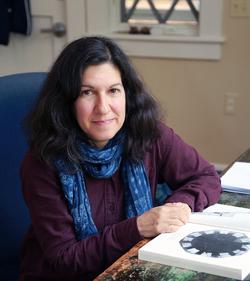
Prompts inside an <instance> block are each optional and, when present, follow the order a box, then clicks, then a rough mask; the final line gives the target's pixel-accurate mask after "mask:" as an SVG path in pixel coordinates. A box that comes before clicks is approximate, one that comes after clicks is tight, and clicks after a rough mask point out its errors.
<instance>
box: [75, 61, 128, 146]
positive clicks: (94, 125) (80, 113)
mask: <svg viewBox="0 0 250 281" xmlns="http://www.w3.org/2000/svg"><path fill="white" fill-rule="evenodd" d="M125 108H126V99H125V91H124V88H123V85H122V80H121V75H120V71H119V69H118V68H117V67H116V66H114V65H113V64H111V63H103V64H100V65H93V66H89V67H87V68H86V70H85V71H84V73H83V75H82V87H81V92H80V95H79V96H78V98H77V99H76V101H75V115H76V120H77V122H78V124H79V126H80V128H81V129H82V130H83V131H84V132H85V133H86V134H87V135H88V137H89V139H90V141H91V143H93V144H94V145H95V146H96V147H98V148H102V147H104V146H105V145H106V143H107V142H108V141H109V140H110V139H112V138H113V137H114V136H115V134H116V133H117V132H118V131H119V130H120V129H121V127H122V125H123V123H124V120H125Z"/></svg>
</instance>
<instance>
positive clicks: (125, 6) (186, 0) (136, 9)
mask: <svg viewBox="0 0 250 281" xmlns="http://www.w3.org/2000/svg"><path fill="white" fill-rule="evenodd" d="M199 8H200V0H120V21H121V23H123V24H124V23H125V24H124V27H125V30H126V29H127V31H128V32H130V33H132V34H157V35H162V36H164V35H170V34H171V33H172V34H175V35H178V34H180V35H195V34H197V29H198V26H199Z"/></svg>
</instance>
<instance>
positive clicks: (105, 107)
mask: <svg viewBox="0 0 250 281" xmlns="http://www.w3.org/2000/svg"><path fill="white" fill-rule="evenodd" d="M96 110H97V112H98V113H102V114H105V113H107V112H108V111H109V101H108V97H107V96H106V95H105V94H101V95H99V96H98V97H97V100H96Z"/></svg>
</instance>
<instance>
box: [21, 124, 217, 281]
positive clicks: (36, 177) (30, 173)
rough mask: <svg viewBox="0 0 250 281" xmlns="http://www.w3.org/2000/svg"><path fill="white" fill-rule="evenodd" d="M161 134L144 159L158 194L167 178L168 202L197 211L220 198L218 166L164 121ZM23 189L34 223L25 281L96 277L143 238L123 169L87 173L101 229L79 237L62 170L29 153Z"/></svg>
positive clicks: (25, 248)
mask: <svg viewBox="0 0 250 281" xmlns="http://www.w3.org/2000/svg"><path fill="white" fill-rule="evenodd" d="M159 126H160V129H161V137H160V138H159V139H158V140H157V141H156V142H155V143H154V144H153V146H152V149H151V150H150V151H148V152H147V153H146V155H145V158H144V165H145V168H146V171H147V174H148V178H149V182H150V186H151V191H152V196H153V199H154V198H155V192H156V186H157V183H158V182H162V181H165V182H166V183H168V185H169V186H171V188H172V190H173V193H172V195H171V196H170V197H168V198H167V200H166V201H167V202H185V203H187V204H188V205H189V206H190V207H191V208H192V210H193V211H200V210H202V209H203V208H204V207H207V206H208V205H211V204H213V203H215V202H217V201H218V199H219V194H220V192H221V187H220V179H219V177H218V175H217V173H216V171H215V169H214V167H213V166H212V165H210V164H209V163H208V162H207V161H205V160H204V159H203V158H202V157H201V156H200V155H199V154H198V153H197V151H196V150H195V149H194V148H192V147H190V146H189V145H187V144H186V143H184V142H183V140H182V139H181V138H180V137H179V136H178V135H176V134H175V133H174V131H173V130H172V129H170V128H168V127H166V126H165V125H163V124H160V125H159ZM21 179H22V188H23V194H24V198H25V202H26V204H27V206H28V209H29V212H30V217H31V221H32V223H31V226H30V228H29V230H28V233H27V235H26V238H25V241H24V244H23V249H22V260H21V273H20V280H21V281H29V280H32V281H36V280H55V281H63V280H65V281H66V280H67V281H69V280H71V281H74V280H81V281H83V280H84V281H85V280H93V278H94V277H95V276H96V275H98V274H99V273H101V272H102V271H103V270H104V269H105V268H106V267H108V266H109V265H110V264H112V263H113V262H114V261H115V260H116V259H118V258H119V257H120V256H121V255H122V254H124V253H125V252H126V251H128V250H129V249H130V248H131V247H132V246H133V245H135V244H136V243H137V242H138V241H139V240H140V239H142V237H141V236H140V234H139V232H138V229H137V224H136V217H135V218H130V219H126V217H125V214H124V203H123V200H124V187H123V185H122V182H121V176H120V170H118V171H117V172H116V173H115V174H114V175H113V176H112V177H111V178H108V179H94V178H92V177H90V176H86V187H87V193H88V197H89V201H90V205H91V211H92V217H93V220H94V222H95V225H96V226H97V229H98V231H99V234H98V235H94V236H91V237H88V238H86V239H83V240H81V241H77V240H76V237H75V233H74V225H73V220H72V217H71V215H70V213H69V210H68V208H67V203H66V200H65V198H64V195H63V192H62V189H61V185H60V181H59V178H58V175H57V173H56V171H55V170H54V169H52V168H50V167H48V166H47V165H45V164H44V163H42V162H39V161H38V160H36V159H35V157H34V156H32V154H31V153H30V152H28V153H27V155H26V156H25V159H24V160H23V163H22V167H21Z"/></svg>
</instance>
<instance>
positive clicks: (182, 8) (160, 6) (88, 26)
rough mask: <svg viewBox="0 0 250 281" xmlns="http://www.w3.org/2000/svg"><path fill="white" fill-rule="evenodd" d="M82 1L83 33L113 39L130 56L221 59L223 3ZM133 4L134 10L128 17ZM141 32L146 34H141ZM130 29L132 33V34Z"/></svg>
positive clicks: (204, 0) (217, 0)
mask: <svg viewBox="0 0 250 281" xmlns="http://www.w3.org/2000/svg"><path fill="white" fill-rule="evenodd" d="M83 1H84V2H85V17H84V19H85V22H84V25H85V31H86V33H87V34H102V35H106V36H109V37H111V38H113V39H115V40H116V41H117V42H118V43H119V44H120V45H121V46H122V47H123V49H124V50H125V51H126V52H127V54H128V55H131V56H137V57H158V58H187V59H189V58H190V59H220V57H221V46H222V43H223V41H224V38H223V36H222V10H223V9H222V8H223V0H102V1H99V0H83ZM166 3H167V4H166ZM174 3H175V5H174V9H172V11H171V13H170V12H169V11H170V10H171V7H172V6H173V4H174ZM139 4H140V5H139ZM133 5H134V6H135V9H134V10H133V11H132V12H131V10H130V9H131V8H132V7H133ZM191 6H192V8H191ZM145 27H147V28H148V30H150V32H147V29H146V30H145V29H143V28H145ZM131 28H135V30H134V31H135V32H133V30H131ZM131 31H132V32H131ZM147 33H150V34H147Z"/></svg>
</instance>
